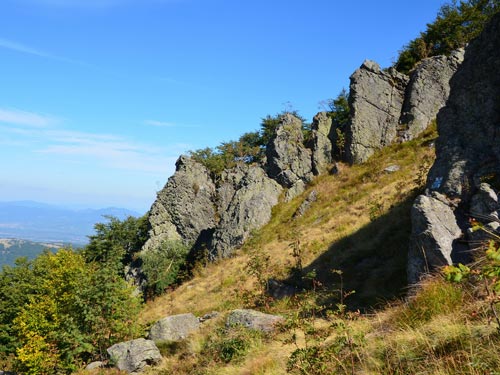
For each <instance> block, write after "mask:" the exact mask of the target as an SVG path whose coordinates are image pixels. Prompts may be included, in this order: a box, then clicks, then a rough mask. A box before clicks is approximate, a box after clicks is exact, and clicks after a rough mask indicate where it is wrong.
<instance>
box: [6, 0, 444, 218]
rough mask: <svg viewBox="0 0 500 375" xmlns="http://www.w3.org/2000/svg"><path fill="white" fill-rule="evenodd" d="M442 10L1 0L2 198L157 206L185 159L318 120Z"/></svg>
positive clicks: (433, 4)
mask: <svg viewBox="0 0 500 375" xmlns="http://www.w3.org/2000/svg"><path fill="white" fill-rule="evenodd" d="M441 4H442V2H441V1H431V0H420V1H419V2H418V3H417V2H415V1H401V0H400V1H395V0H379V1H354V0H353V1H334V0H307V1H306V0H286V1H285V0H252V1H244V0H241V1H240V0H2V1H1V3H0V25H1V26H0V86H1V90H0V158H1V160H2V163H1V165H2V167H1V168H2V170H1V174H0V201H10V200H37V201H43V202H48V203H58V204H62V205H73V206H75V205H78V206H87V207H106V206H120V207H126V208H131V209H135V210H138V211H140V212H145V211H146V210H147V209H148V208H149V207H150V205H151V204H152V203H153V201H154V199H155V196H156V192H157V191H158V190H159V189H161V188H162V187H163V185H164V184H165V182H166V181H167V178H168V177H169V176H170V175H171V174H172V173H173V171H174V163H175V160H176V159H177V157H178V156H179V155H180V154H181V153H184V152H186V151H187V150H190V149H198V148H202V147H206V146H210V147H214V146H216V145H218V144H219V143H220V142H222V141H228V140H231V139H237V138H238V137H239V135H241V134H242V133H244V132H247V131H253V130H257V129H258V128H259V123H260V119H261V118H263V117H265V116H266V115H267V114H276V113H278V112H280V111H282V110H284V109H287V108H289V107H290V106H292V108H293V109H296V110H298V111H299V113H300V114H301V115H302V116H304V117H305V118H306V119H308V120H310V119H311V118H312V117H313V116H314V114H315V113H316V112H318V111H319V110H320V109H321V108H320V105H319V103H320V102H321V101H322V100H326V99H328V98H332V97H335V96H336V95H337V94H338V93H339V92H340V90H341V89H342V88H343V87H345V88H348V85H349V76H350V74H352V72H353V71H354V70H355V69H356V68H358V67H359V66H360V65H361V63H362V62H363V60H364V59H366V58H369V59H372V60H375V61H377V62H379V63H380V64H381V65H382V66H388V65H390V64H391V62H392V61H394V59H395V58H396V56H397V52H398V50H400V49H401V47H402V46H403V45H404V44H405V43H407V42H408V41H409V40H410V39H412V38H414V37H416V36H418V34H419V32H420V31H423V30H424V29H425V25H426V23H429V22H432V21H433V20H434V18H435V15H436V13H437V11H438V9H439V7H440V5H441Z"/></svg>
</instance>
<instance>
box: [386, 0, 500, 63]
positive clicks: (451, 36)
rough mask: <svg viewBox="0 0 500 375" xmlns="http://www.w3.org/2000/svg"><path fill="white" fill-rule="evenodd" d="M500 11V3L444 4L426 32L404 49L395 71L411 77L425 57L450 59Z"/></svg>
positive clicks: (479, 0) (486, 0)
mask: <svg viewBox="0 0 500 375" xmlns="http://www.w3.org/2000/svg"><path fill="white" fill-rule="evenodd" d="M499 9H500V1H499V0H467V1H456V0H454V1H452V2H450V3H446V4H444V5H443V6H442V7H441V9H440V10H439V13H438V15H437V17H436V19H435V20H434V22H432V23H430V24H428V25H427V30H426V31H425V32H422V33H421V34H420V36H419V37H418V38H416V39H414V40H412V41H411V42H410V43H408V45H406V46H405V47H404V48H403V50H402V51H401V52H400V54H399V57H398V60H397V62H396V64H395V68H396V69H397V70H398V71H400V72H403V73H408V72H409V71H410V70H412V69H413V68H414V67H415V65H416V64H417V63H418V62H419V61H420V60H422V59H424V58H426V57H430V56H437V55H443V54H444V55H448V54H450V53H451V52H452V51H453V50H455V49H457V48H460V47H464V46H465V45H466V44H467V43H469V42H470V41H471V40H472V39H474V38H475V37H476V36H478V35H479V34H480V33H481V31H482V30H483V28H484V25H485V24H486V23H487V22H488V20H489V19H490V18H491V16H492V15H493V14H495V13H496V12H497V11H498V10H499Z"/></svg>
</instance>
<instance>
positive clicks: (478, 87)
mask: <svg viewBox="0 0 500 375" xmlns="http://www.w3.org/2000/svg"><path fill="white" fill-rule="evenodd" d="M499 66H500V14H497V15H495V16H494V17H493V18H492V20H491V21H490V23H489V24H488V25H487V26H486V27H485V29H484V31H483V32H482V33H481V35H480V36H479V37H478V38H476V39H475V40H473V41H472V42H471V43H470V44H469V46H468V47H467V49H466V51H465V58H464V61H463V63H462V64H461V65H460V67H459V68H458V70H457V72H456V73H455V75H454V76H453V78H452V79H451V81H450V96H449V99H448V102H447V104H446V107H444V108H443V109H442V110H441V111H439V114H438V116H437V122H438V132H439V138H438V140H437V141H436V161H435V163H434V165H433V166H432V168H431V170H430V172H429V175H428V178H427V194H428V195H430V196H434V197H435V196H439V197H444V199H441V201H442V202H445V205H444V206H443V205H441V206H440V207H439V209H438V212H436V215H438V216H437V217H436V219H432V215H433V214H432V213H430V212H424V211H422V215H423V217H422V220H427V221H433V220H438V221H439V220H441V219H440V218H441V217H442V216H449V211H450V210H452V211H453V212H454V216H455V220H456V223H457V224H458V225H459V226H460V228H461V230H462V233H464V234H462V236H464V237H465V233H469V232H470V229H471V228H470V225H469V224H468V223H469V218H470V217H476V218H477V217H479V219H481V220H482V221H483V222H484V223H485V224H486V225H490V224H491V225H490V227H493V228H494V227H495V225H494V224H495V223H494V221H495V220H496V219H495V218H496V215H498V206H497V201H498V190H499V189H500V105H499V98H500V70H499V69H498V67H499ZM425 199H429V198H428V197H427V198H422V197H419V198H418V199H417V201H416V203H415V206H416V207H418V206H420V205H421V202H422V201H423V200H425ZM445 206H447V207H445ZM488 216H491V218H488ZM490 220H491V221H490ZM415 231H418V229H415V228H414V232H415ZM452 232H453V236H456V235H458V233H456V228H453V231H452ZM441 236H442V234H440V232H437V233H435V234H429V242H430V243H428V244H427V246H426V247H423V248H421V250H420V252H418V251H414V249H417V248H418V237H415V236H413V237H412V243H411V245H410V254H409V255H410V256H409V277H410V282H413V281H415V280H417V279H418V277H419V273H420V272H421V268H420V269H419V268H417V269H415V267H413V266H412V264H417V263H420V264H422V263H424V262H427V263H428V265H429V268H433V267H435V266H439V265H442V264H443V260H444V261H445V263H452V262H457V261H461V260H460V259H459V258H460V257H463V253H461V252H457V251H455V249H454V241H446V242H443V241H442V238H441ZM430 237H432V238H430ZM469 239H471V238H470V237H469ZM433 243H434V244H437V243H440V246H435V245H433ZM470 245H471V247H475V246H477V244H476V243H471V244H470ZM436 251H439V252H440V253H441V254H440V255H439V257H434V256H432V255H431V256H429V255H430V254H433V253H435V252H436ZM448 254H451V256H448ZM433 262H434V263H433ZM412 269H414V271H412ZM411 274H413V276H411Z"/></svg>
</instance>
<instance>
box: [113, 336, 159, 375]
mask: <svg viewBox="0 0 500 375" xmlns="http://www.w3.org/2000/svg"><path fill="white" fill-rule="evenodd" d="M107 352H108V354H109V356H110V358H111V363H113V364H114V366H115V367H117V368H118V369H119V370H122V371H126V372H128V373H129V374H137V373H140V372H142V371H144V370H145V369H146V368H147V367H148V366H154V365H157V364H159V363H160V362H161V359H162V357H161V354H160V351H159V350H158V348H157V347H156V345H155V343H154V342H153V341H152V340H146V339H143V338H140V339H136V340H132V341H126V342H121V343H118V344H115V345H113V346H112V347H110V348H108V349H107Z"/></svg>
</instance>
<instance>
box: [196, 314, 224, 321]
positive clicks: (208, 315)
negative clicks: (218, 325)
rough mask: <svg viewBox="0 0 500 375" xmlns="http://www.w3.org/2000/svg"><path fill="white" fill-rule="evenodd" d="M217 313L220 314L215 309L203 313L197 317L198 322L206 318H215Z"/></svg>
mask: <svg viewBox="0 0 500 375" xmlns="http://www.w3.org/2000/svg"><path fill="white" fill-rule="evenodd" d="M219 315H220V314H219V313H218V312H217V311H212V312H210V313H207V314H205V315H203V316H202V317H200V318H198V320H199V321H200V323H204V322H206V321H207V320H210V319H214V318H217V317H218V316H219Z"/></svg>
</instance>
